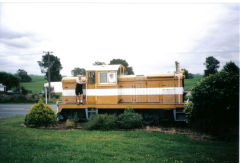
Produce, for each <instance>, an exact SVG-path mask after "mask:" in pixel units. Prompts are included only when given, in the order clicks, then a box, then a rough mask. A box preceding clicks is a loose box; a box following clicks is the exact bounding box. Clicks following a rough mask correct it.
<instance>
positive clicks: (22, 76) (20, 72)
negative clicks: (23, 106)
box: [16, 69, 32, 82]
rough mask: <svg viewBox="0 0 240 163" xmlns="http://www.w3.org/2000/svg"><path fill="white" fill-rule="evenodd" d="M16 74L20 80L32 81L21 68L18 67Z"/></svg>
mask: <svg viewBox="0 0 240 163" xmlns="http://www.w3.org/2000/svg"><path fill="white" fill-rule="evenodd" d="M16 75H17V76H18V77H19V78H20V81H21V82H30V81H32V78H31V77H30V76H29V75H28V74H27V72H26V71H25V70H23V69H18V71H17V73H16Z"/></svg>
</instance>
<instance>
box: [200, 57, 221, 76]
mask: <svg viewBox="0 0 240 163" xmlns="http://www.w3.org/2000/svg"><path fill="white" fill-rule="evenodd" d="M219 63H220V62H219V61H218V60H217V59H216V58H214V57H213V56H210V57H207V58H206V62H205V63H204V65H206V70H204V76H205V77H206V76H209V75H210V74H215V73H216V72H218V71H217V69H218V68H219Z"/></svg>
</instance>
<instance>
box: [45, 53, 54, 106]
mask: <svg viewBox="0 0 240 163" xmlns="http://www.w3.org/2000/svg"><path fill="white" fill-rule="evenodd" d="M43 53H45V54H47V56H48V100H49V101H50V99H51V73H50V69H51V66H52V64H50V63H51V60H50V53H53V52H50V51H43ZM46 103H47V102H46Z"/></svg>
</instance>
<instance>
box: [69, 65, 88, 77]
mask: <svg viewBox="0 0 240 163" xmlns="http://www.w3.org/2000/svg"><path fill="white" fill-rule="evenodd" d="M71 73H72V75H73V76H77V75H86V70H85V69H84V68H79V67H75V68H74V69H73V70H72V71H71Z"/></svg>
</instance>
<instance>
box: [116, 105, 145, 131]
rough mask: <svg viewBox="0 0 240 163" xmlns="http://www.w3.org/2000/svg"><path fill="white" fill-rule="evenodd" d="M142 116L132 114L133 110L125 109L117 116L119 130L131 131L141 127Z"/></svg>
mask: <svg viewBox="0 0 240 163" xmlns="http://www.w3.org/2000/svg"><path fill="white" fill-rule="evenodd" d="M142 120H143V118H142V115H140V114H138V113H134V111H133V109H129V108H128V109H125V110H124V112H123V114H120V115H119V116H118V126H119V128H121V129H133V128H140V127H142Z"/></svg>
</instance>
